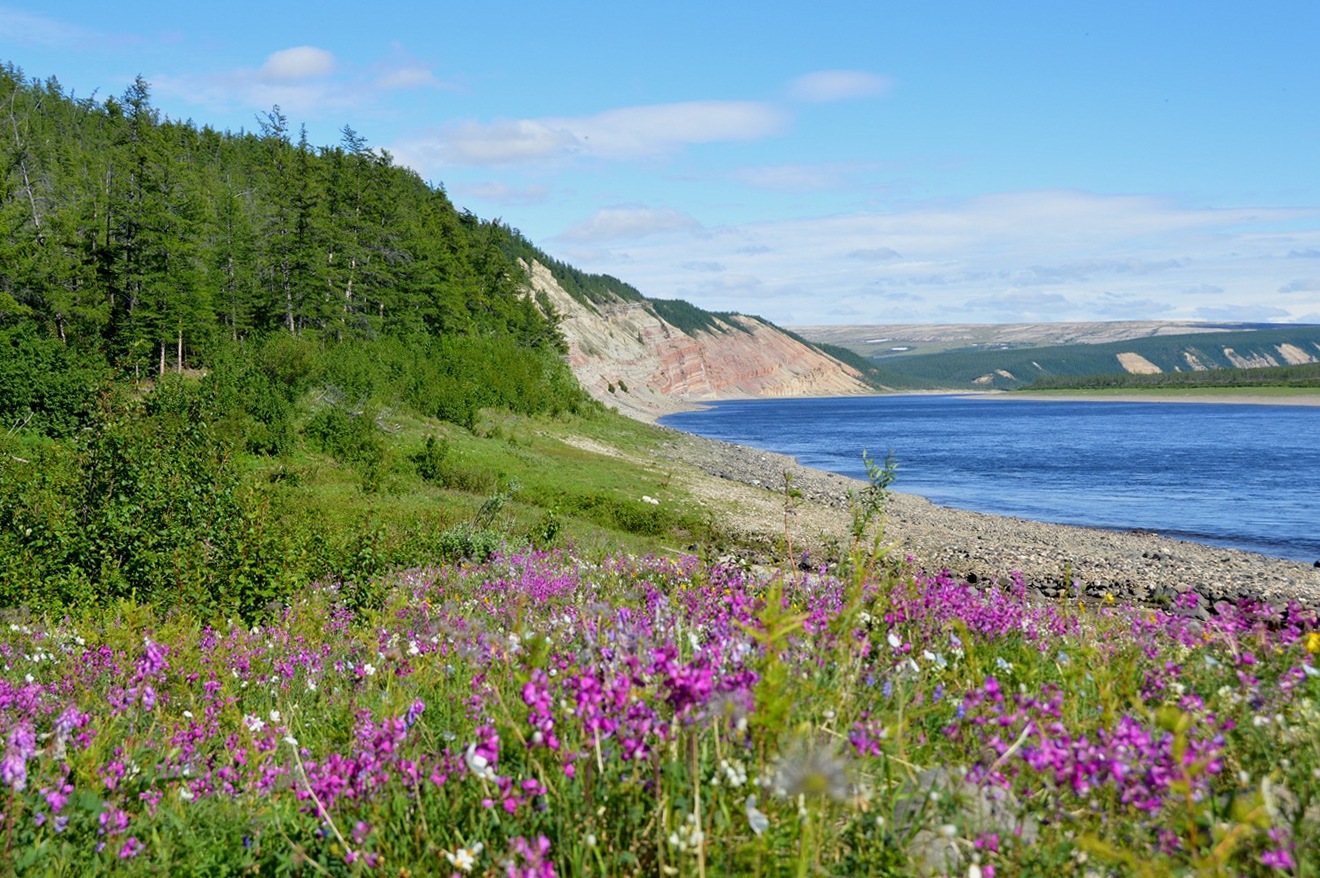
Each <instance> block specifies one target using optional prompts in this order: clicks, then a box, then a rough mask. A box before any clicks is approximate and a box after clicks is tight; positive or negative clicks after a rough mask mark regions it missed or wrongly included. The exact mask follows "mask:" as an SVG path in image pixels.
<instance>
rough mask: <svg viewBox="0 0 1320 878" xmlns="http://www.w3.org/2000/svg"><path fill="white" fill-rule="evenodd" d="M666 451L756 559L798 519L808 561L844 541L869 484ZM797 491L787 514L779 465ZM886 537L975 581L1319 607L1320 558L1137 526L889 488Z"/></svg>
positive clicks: (700, 444)
mask: <svg viewBox="0 0 1320 878" xmlns="http://www.w3.org/2000/svg"><path fill="white" fill-rule="evenodd" d="M665 429H667V430H669V431H671V432H672V434H673V436H672V439H670V440H667V441H666V442H664V443H663V447H662V449H661V456H663V457H667V458H670V459H672V460H673V461H674V462H675V463H677V464H680V465H681V466H682V467H683V468H684V469H687V468H692V469H695V470H696V471H699V473H700V474H699V475H698V476H696V477H695V478H691V477H690V478H688V479H684V481H688V482H689V487H690V489H691V490H692V492H693V495H694V497H695V498H696V499H697V502H699V503H701V504H702V505H703V506H706V507H708V508H711V509H712V511H713V510H715V509H720V510H722V511H721V512H720V515H719V517H720V518H721V519H722V521H723V523H724V524H726V525H727V526H729V527H730V530H731V532H733V533H736V534H737V535H738V536H739V537H741V538H742V540H743V541H747V540H749V539H750V541H751V542H753V543H759V544H761V545H762V546H763V547H765V548H764V551H763V557H761V558H760V559H759V561H760V562H761V563H765V564H768V565H771V566H774V565H776V564H778V563H779V562H781V561H782V559H781V558H777V557H776V556H775V555H774V548H773V547H774V546H776V545H778V544H780V543H781V542H782V540H783V537H784V527H785V526H786V524H787V522H788V521H789V520H790V519H791V522H792V528H793V530H794V546H795V547H796V551H797V552H806V553H808V555H809V556H810V558H811V559H812V561H813V562H815V561H823V560H825V558H826V555H825V553H827V552H828V550H829V546H830V543H831V540H834V541H835V544H836V545H837V544H838V541H841V540H842V541H846V539H847V535H848V533H849V527H850V524H851V516H850V513H849V510H848V500H847V498H848V495H849V494H850V493H853V492H856V491H857V490H858V489H860V488H861V487H863V486H865V482H864V481H861V480H859V479H857V478H855V477H852V476H847V475H841V474H839V473H836V472H831V471H829V470H826V469H822V468H819V467H813V466H804V465H803V464H801V463H800V462H799V461H798V460H797V459H796V458H795V457H793V456H791V455H787V454H782V453H779V452H775V451H768V450H764V449H761V448H757V447H755V446H751V445H745V444H740V443H734V442H728V441H725V440H721V439H714V438H710V437H705V436H700V435H697V434H695V433H690V432H688V431H686V430H683V429H680V428H677V427H666V428H665ZM785 473H790V474H791V475H792V478H793V487H794V489H795V491H797V492H799V493H800V494H801V497H800V499H799V500H797V501H794V506H795V508H794V509H793V511H792V515H791V516H790V517H789V518H786V517H785V498H784V494H783V490H782V489H783V485H784V474H785ZM884 532H885V543H886V545H889V546H892V547H893V550H894V551H895V552H897V553H898V555H897V557H908V558H910V559H912V561H913V562H914V563H915V564H916V565H917V566H918V567H919V568H921V569H923V570H926V571H928V572H937V571H939V570H942V569H947V570H949V571H950V572H952V573H953V574H955V575H957V576H960V577H965V578H972V579H973V581H985V582H987V583H989V582H994V581H1001V582H1002V581H1007V580H1008V578H1009V577H1010V575H1014V574H1020V575H1021V576H1022V578H1023V580H1024V582H1025V583H1026V584H1027V585H1028V586H1029V587H1031V588H1032V589H1033V590H1035V591H1038V592H1039V593H1041V594H1042V595H1043V596H1045V597H1054V598H1067V597H1070V596H1071V597H1083V598H1087V599H1097V598H1100V597H1103V596H1104V595H1106V594H1109V595H1112V596H1113V597H1114V598H1116V599H1119V600H1125V601H1132V602H1138V603H1142V602H1149V601H1152V600H1156V601H1158V600H1172V599H1173V598H1175V597H1176V596H1178V595H1182V594H1185V593H1188V592H1194V593H1195V595H1199V597H1196V598H1195V600H1196V602H1197V606H1198V607H1202V608H1203V607H1208V606H1210V605H1211V604H1213V603H1214V602H1215V601H1218V600H1229V601H1237V600H1241V599H1244V598H1250V599H1255V600H1263V601H1270V602H1284V603H1286V602H1287V601H1289V600H1298V601H1300V602H1302V603H1304V604H1307V605H1310V606H1317V607H1320V567H1315V566H1314V565H1313V564H1312V563H1309V562H1305V561H1298V560H1295V559H1286V558H1280V557H1277V556H1272V555H1267V554H1262V553H1259V552H1253V551H1248V550H1244V549H1233V548H1222V547H1217V546H1212V545H1207V544H1205V543H1200V542H1194V541H1191V540H1188V539H1185V538H1179V537H1175V536H1169V535H1164V534H1161V533H1157V532H1153V531H1147V530H1139V529H1109V528H1102V527H1095V526H1087V525H1075V524H1057V523H1052V522H1047V521H1038V520H1033V519H1027V518H1021V517H1017V516H1013V515H1003V514H997V513H988V512H976V511H972V510H968V509H963V508H958V507H955V506H947V505H942V504H940V503H937V502H935V501H933V500H930V499H929V498H926V497H923V496H921V495H919V494H915V493H910V492H907V491H903V490H902V489H899V490H896V491H893V492H891V493H890V498H889V503H888V504H887V507H886V513H885V526H884Z"/></svg>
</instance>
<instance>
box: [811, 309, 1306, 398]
mask: <svg viewBox="0 0 1320 878" xmlns="http://www.w3.org/2000/svg"><path fill="white" fill-rule="evenodd" d="M796 332H798V333H799V334H801V335H802V336H803V337H805V338H808V339H810V340H812V341H813V342H822V343H825V342H828V343H831V344H839V345H843V346H846V347H848V348H850V349H851V350H853V351H855V352H856V353H858V354H860V355H862V356H865V357H867V358H868V359H869V360H870V361H871V362H872V363H873V364H874V365H875V368H876V369H877V371H878V373H879V376H880V380H881V381H883V383H884V384H885V385H887V386H890V387H894V388H897V389H907V390H915V389H923V390H925V389H959V390H968V389H975V390H989V389H995V390H1010V389H1015V388H1019V387H1024V386H1028V385H1031V384H1032V383H1034V382H1036V381H1037V380H1038V379H1050V380H1051V381H1052V383H1053V384H1055V385H1056V386H1057V385H1058V384H1059V383H1060V381H1059V379H1066V378H1068V377H1080V376H1103V375H1125V374H1146V375H1158V374H1161V373H1178V372H1201V371H1210V370H1222V369H1261V368H1269V367H1286V366H1300V365H1303V364H1310V363H1320V326H1316V325H1304V324H1268V323H1266V324H1261V323H1236V324H1233V323H1230V324H1223V323H1220V324H1204V323H1179V322H1154V321H1141V322H1136V321H1127V322H1114V323H1059V324H1051V323H1043V324H1006V325H1000V326H993V325H977V324H957V325H947V326H939V325H923V326H915V325H914V326H901V325H900V326H839V327H802V328H799V329H797V330H796Z"/></svg>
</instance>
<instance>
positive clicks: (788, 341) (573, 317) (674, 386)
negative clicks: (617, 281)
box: [528, 263, 873, 420]
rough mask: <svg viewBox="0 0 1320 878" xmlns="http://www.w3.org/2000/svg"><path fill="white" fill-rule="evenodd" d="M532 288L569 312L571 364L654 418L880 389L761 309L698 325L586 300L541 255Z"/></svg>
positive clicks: (585, 382) (639, 306) (620, 303)
mask: <svg viewBox="0 0 1320 878" xmlns="http://www.w3.org/2000/svg"><path fill="white" fill-rule="evenodd" d="M528 275H529V277H530V280H531V287H532V292H533V294H535V295H537V298H538V299H539V300H542V301H546V302H549V304H550V305H551V307H553V308H554V310H555V311H556V312H557V313H558V314H559V315H560V317H561V318H562V319H561V321H560V324H559V326H560V330H561V331H562V332H563V334H564V337H565V339H566V340H567V342H568V346H569V364H570V365H571V366H572V368H573V372H574V374H575V375H577V379H578V381H579V382H580V383H581V385H582V387H583V388H584V389H585V390H586V391H587V392H588V393H590V394H591V395H592V396H593V397H595V398H596V399H598V400H600V401H601V402H603V403H605V404H606V405H608V406H613V407H617V408H618V409H619V411H620V412H622V413H624V414H627V415H630V416H632V417H636V418H642V419H645V420H654V419H655V418H657V417H659V416H660V415H664V414H668V413H670V412H674V411H679V410H682V409H685V408H692V407H693V406H695V405H699V404H700V403H703V402H711V401H715V400H722V399H747V398H753V397H784V396H844V395H852V394H864V393H871V392H873V390H872V389H871V388H870V387H869V386H867V385H866V384H865V383H864V382H863V381H862V380H861V377H860V376H859V374H858V373H857V372H856V371H855V370H854V369H852V368H851V367H850V366H847V365H845V364H844V363H841V362H839V361H838V360H835V359H834V358H833V357H830V356H827V355H826V354H823V353H821V352H820V351H818V350H816V349H815V348H812V347H810V346H808V345H805V344H803V343H802V342H800V341H798V340H797V339H795V338H793V337H792V336H789V335H787V334H785V333H784V332H782V331H781V330H779V329H778V328H776V327H774V326H772V325H770V324H767V323H764V322H762V321H760V320H758V319H756V318H755V317H746V316H742V315H736V316H729V317H713V320H712V327H711V328H710V329H703V330H697V331H694V332H692V333H691V334H689V333H687V332H684V331H683V330H681V329H679V328H678V327H676V326H674V325H672V324H670V323H668V322H667V321H665V320H664V319H663V318H661V317H660V316H659V315H658V314H657V313H656V310H655V308H654V307H653V306H652V305H651V304H650V303H649V302H645V301H642V302H633V301H625V300H623V299H618V300H615V301H608V302H603V303H591V304H584V303H582V302H579V301H577V300H576V299H574V298H573V297H571V296H570V295H569V294H568V293H567V292H565V291H564V289H563V288H562V287H561V286H560V285H559V284H558V283H557V282H556V280H555V278H554V275H553V274H551V272H550V270H549V269H547V268H546V267H545V266H543V265H541V264H540V263H533V264H532V265H531V266H530V268H529V270H528Z"/></svg>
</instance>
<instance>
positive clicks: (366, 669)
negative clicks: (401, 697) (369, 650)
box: [362, 662, 376, 677]
mask: <svg viewBox="0 0 1320 878" xmlns="http://www.w3.org/2000/svg"><path fill="white" fill-rule="evenodd" d="M375 673H376V666H375V665H373V664H371V662H367V663H366V664H365V665H363V666H362V675H363V676H364V677H370V676H373V675H375Z"/></svg>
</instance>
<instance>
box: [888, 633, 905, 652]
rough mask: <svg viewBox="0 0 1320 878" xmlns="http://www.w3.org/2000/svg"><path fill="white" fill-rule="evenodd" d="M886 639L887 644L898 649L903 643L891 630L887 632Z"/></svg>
mask: <svg viewBox="0 0 1320 878" xmlns="http://www.w3.org/2000/svg"><path fill="white" fill-rule="evenodd" d="M886 639H887V640H888V641H889V645H890V646H892V647H893V648H894V649H898V648H899V647H900V646H902V645H903V639H902V638H901V637H899V636H898V634H896V633H895V632H893V631H890V632H889V636H888V638H886Z"/></svg>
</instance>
